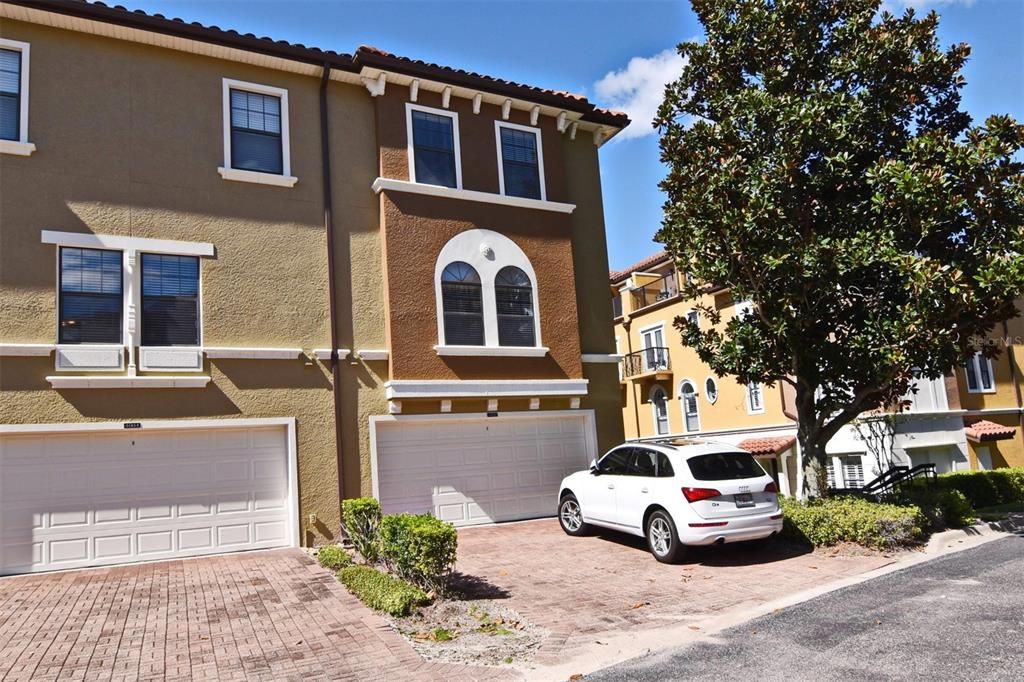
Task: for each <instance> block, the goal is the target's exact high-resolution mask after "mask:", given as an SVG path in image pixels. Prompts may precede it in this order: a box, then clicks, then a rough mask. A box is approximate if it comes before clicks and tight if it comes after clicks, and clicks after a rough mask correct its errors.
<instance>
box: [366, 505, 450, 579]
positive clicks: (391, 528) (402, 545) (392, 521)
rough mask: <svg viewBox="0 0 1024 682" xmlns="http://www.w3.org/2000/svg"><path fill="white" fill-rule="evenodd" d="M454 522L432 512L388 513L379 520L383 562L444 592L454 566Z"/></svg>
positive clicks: (399, 573)
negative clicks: (438, 516)
mask: <svg viewBox="0 0 1024 682" xmlns="http://www.w3.org/2000/svg"><path fill="white" fill-rule="evenodd" d="M458 542H459V537H458V534H457V533H456V532H455V526H453V525H452V524H450V523H446V522H444V521H439V520H438V519H435V518H434V517H433V516H431V515H430V514H419V515H415V514H389V515H387V516H385V517H384V518H383V519H382V520H381V523H380V550H381V556H382V557H383V558H384V562H385V563H386V564H387V566H388V568H390V569H391V570H392V571H393V572H394V573H396V574H397V575H398V576H399V577H401V578H404V579H406V580H409V581H411V582H413V583H415V584H416V585H419V586H420V587H422V588H424V589H426V590H430V591H432V592H434V593H435V594H438V595H444V594H445V592H446V590H447V587H448V578H449V576H450V575H451V572H452V569H454V568H455V556H456V552H457V550H458Z"/></svg>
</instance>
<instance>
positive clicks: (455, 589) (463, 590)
mask: <svg viewBox="0 0 1024 682" xmlns="http://www.w3.org/2000/svg"><path fill="white" fill-rule="evenodd" d="M448 584H449V587H450V588H451V591H452V596H453V597H454V598H455V599H458V600H460V601H476V600H478V599H508V598H509V597H511V596H512V593H511V592H509V591H508V590H506V589H505V588H503V587H499V586H498V585H495V584H494V583H492V582H489V581H488V580H486V579H484V578H481V577H480V576H476V575H469V574H467V573H460V572H458V571H456V572H455V573H452V576H451V579H450V581H449V583H448Z"/></svg>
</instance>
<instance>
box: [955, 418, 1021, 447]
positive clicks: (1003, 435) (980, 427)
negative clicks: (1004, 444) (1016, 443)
mask: <svg viewBox="0 0 1024 682" xmlns="http://www.w3.org/2000/svg"><path fill="white" fill-rule="evenodd" d="M1016 433H1017V429H1016V428H1014V427H1013V426H1003V425H1002V424H996V423H995V422H990V421H988V420H987V419H978V420H977V421H973V422H970V423H968V424H966V425H965V426H964V435H965V436H967V440H970V441H972V442H975V443H982V442H985V441H990V440H1006V439H1008V438H1013V437H1014V435H1016Z"/></svg>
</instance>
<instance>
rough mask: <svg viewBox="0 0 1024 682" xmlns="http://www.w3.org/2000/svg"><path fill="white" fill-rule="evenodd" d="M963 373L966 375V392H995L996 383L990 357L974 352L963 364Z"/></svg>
mask: <svg viewBox="0 0 1024 682" xmlns="http://www.w3.org/2000/svg"><path fill="white" fill-rule="evenodd" d="M964 373H965V374H966V375H967V391H968V393H995V390H996V384H995V378H994V374H993V372H992V360H991V359H990V358H986V357H985V356H984V355H982V354H981V353H975V354H974V355H973V356H971V357H970V358H968V360H967V362H966V364H964Z"/></svg>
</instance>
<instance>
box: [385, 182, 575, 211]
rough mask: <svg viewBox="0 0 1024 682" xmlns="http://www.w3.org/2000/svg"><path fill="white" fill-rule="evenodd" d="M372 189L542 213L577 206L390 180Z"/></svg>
mask: <svg viewBox="0 0 1024 682" xmlns="http://www.w3.org/2000/svg"><path fill="white" fill-rule="evenodd" d="M371 187H372V188H373V191H374V192H376V193H377V194H380V193H381V192H383V191H384V190H391V191H394V192H409V193H411V194H425V195H427V196H432V197H445V198H447V199H461V200H463V201H480V202H483V203H487V204H499V205H501V206H517V207H519V208H534V209H539V210H541V211H554V212H556V213H572V212H573V211H575V210H576V204H562V203H559V202H557V201H541V200H540V199H523V198H522V197H509V196H505V195H504V194H491V193H490V192H477V191H475V190H471V189H456V188H454V187H442V186H440V185H425V184H421V183H418V182H409V181H407V180H392V179H390V178H377V179H376V180H374V181H373V185H371Z"/></svg>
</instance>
